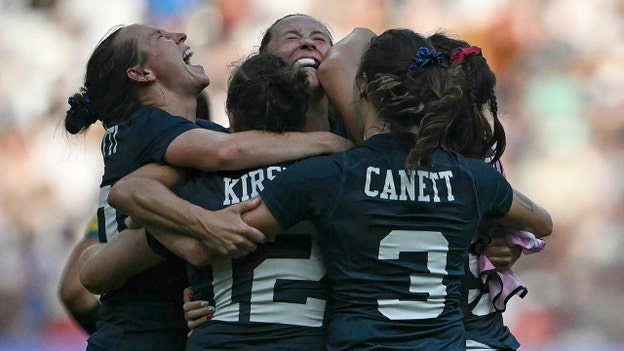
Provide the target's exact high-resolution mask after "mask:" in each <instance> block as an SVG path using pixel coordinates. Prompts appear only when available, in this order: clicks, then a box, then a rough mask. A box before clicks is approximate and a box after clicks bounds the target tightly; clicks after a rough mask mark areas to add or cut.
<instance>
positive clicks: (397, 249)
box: [377, 230, 449, 320]
mask: <svg viewBox="0 0 624 351" xmlns="http://www.w3.org/2000/svg"><path fill="white" fill-rule="evenodd" d="M448 249H449V242H448V240H446V238H445V237H444V235H443V234H442V233H440V232H432V231H410V230H393V231H391V232H390V233H389V234H388V235H387V236H386V237H385V238H383V239H382V240H381V242H380V243H379V259H380V260H399V256H400V254H401V253H402V252H412V253H416V252H422V253H426V254H427V272H426V273H416V272H414V273H411V274H410V276H409V281H410V284H409V293H410V295H412V296H417V297H419V298H418V299H378V300H377V304H378V308H379V312H380V313H381V314H383V315H384V316H386V317H387V318H388V319H391V320H407V319H428V318H436V317H438V316H439V315H440V314H441V313H442V311H443V310H444V302H445V299H446V295H447V293H446V286H445V285H444V284H443V282H442V281H443V279H444V277H446V276H447V271H446V264H447V263H446V259H447V253H448ZM421 297H422V298H421Z"/></svg>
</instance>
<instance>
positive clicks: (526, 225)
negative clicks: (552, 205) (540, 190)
mask: <svg viewBox="0 0 624 351" xmlns="http://www.w3.org/2000/svg"><path fill="white" fill-rule="evenodd" d="M513 193H514V194H513V202H512V204H511V208H510V209H509V212H508V213H507V215H506V216H504V217H503V218H501V219H500V220H498V221H499V224H501V225H502V226H504V227H508V228H511V229H515V230H524V231H527V232H531V233H533V234H534V235H535V237H537V238H543V237H545V236H548V235H550V234H551V233H552V231H553V222H552V218H551V217H550V214H549V213H548V211H546V209H544V208H543V207H541V206H540V205H538V204H536V203H535V202H533V201H532V200H531V199H529V198H528V197H526V196H525V195H524V194H522V193H520V192H519V191H517V190H515V189H514V191H513Z"/></svg>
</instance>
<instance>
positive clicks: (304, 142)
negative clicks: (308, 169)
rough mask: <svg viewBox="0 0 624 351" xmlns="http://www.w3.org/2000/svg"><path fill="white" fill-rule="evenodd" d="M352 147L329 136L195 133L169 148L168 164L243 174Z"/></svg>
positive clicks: (316, 133) (318, 134) (350, 143)
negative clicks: (242, 170) (262, 167)
mask: <svg viewBox="0 0 624 351" xmlns="http://www.w3.org/2000/svg"><path fill="white" fill-rule="evenodd" d="M352 146H353V143H352V142H351V141H350V140H348V139H345V138H342V137H340V136H338V135H335V134H332V133H330V132H309V133H303V132H287V133H273V132H267V131H259V130H250V131H245V132H240V133H233V134H226V133H214V132H213V133H209V131H206V130H202V129H194V130H190V131H188V132H186V133H184V134H182V135H180V136H179V137H177V138H176V139H175V140H174V141H173V142H172V143H171V144H170V145H169V147H168V148H167V152H166V153H165V161H166V162H167V163H169V164H172V165H177V166H181V167H189V168H195V169H200V170H203V171H206V172H211V171H225V170H241V169H247V168H257V167H260V166H266V165H272V164H278V163H282V162H288V161H294V160H298V159H302V158H306V157H311V156H316V155H325V154H331V153H334V152H337V151H342V150H345V149H348V148H350V147H352Z"/></svg>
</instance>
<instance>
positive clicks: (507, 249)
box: [484, 237, 522, 272]
mask: <svg viewBox="0 0 624 351" xmlns="http://www.w3.org/2000/svg"><path fill="white" fill-rule="evenodd" d="M521 253H522V248H520V247H519V246H515V245H509V243H508V242H507V240H506V239H505V238H504V237H494V238H492V241H491V242H490V244H489V245H488V246H487V247H486V248H485V250H484V254H485V255H486V256H487V258H488V259H489V260H490V262H492V264H493V265H494V266H495V267H496V270H498V271H500V272H504V271H508V270H510V269H511V267H512V266H513V264H514V263H516V261H517V260H518V258H519V257H520V254H521Z"/></svg>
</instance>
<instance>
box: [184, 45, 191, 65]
mask: <svg viewBox="0 0 624 351" xmlns="http://www.w3.org/2000/svg"><path fill="white" fill-rule="evenodd" d="M192 56H193V50H191V48H188V49H186V51H184V54H183V55H182V60H184V63H186V64H187V65H190V64H191V57H192Z"/></svg>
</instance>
